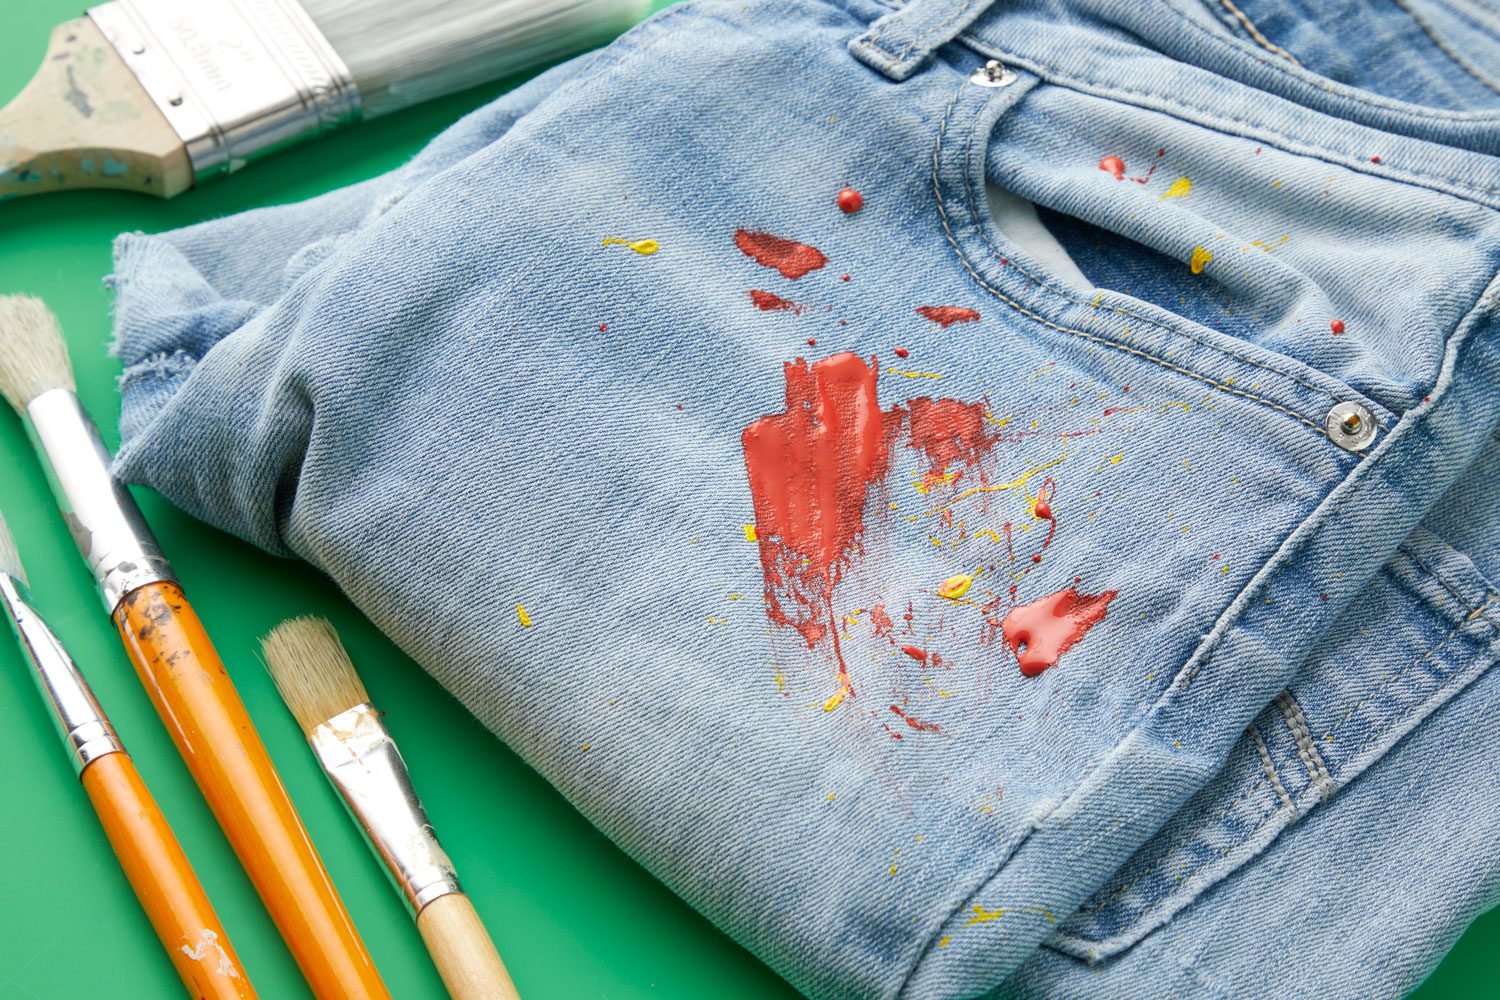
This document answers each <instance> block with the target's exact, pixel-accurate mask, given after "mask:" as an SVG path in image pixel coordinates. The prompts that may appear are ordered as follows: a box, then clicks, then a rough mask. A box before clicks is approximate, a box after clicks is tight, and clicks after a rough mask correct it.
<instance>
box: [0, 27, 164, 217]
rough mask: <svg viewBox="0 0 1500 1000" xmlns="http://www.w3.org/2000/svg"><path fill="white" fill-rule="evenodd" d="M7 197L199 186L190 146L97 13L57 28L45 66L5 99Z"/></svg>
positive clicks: (0, 188) (1, 119)
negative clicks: (106, 32)
mask: <svg viewBox="0 0 1500 1000" xmlns="http://www.w3.org/2000/svg"><path fill="white" fill-rule="evenodd" d="M0 135H3V136H5V137H6V138H7V139H8V140H9V142H8V143H6V144H3V145H0V198H5V197H8V196H14V195H26V194H43V193H45V192H48V191H61V190H65V189H68V188H121V189H124V190H127V191H141V192H144V193H146V194H154V195H157V196H159V197H162V198H170V197H171V196H173V195H175V194H180V193H182V192H183V191H186V190H187V189H188V188H190V187H192V186H193V168H192V165H191V164H190V162H189V161H188V155H187V149H186V147H184V146H183V144H182V140H181V139H180V138H179V137H178V135H177V133H176V132H175V131H174V130H173V129H172V126H171V124H170V123H168V121H167V119H166V117H165V116H164V115H163V114H162V113H161V111H160V110H159V109H158V108H157V107H156V105H155V104H154V103H152V101H151V98H150V96H148V95H147V93H146V91H145V88H143V87H142V86H141V84H140V82H139V81H138V80H137V79H136V78H135V74H134V73H132V72H131V71H130V68H129V67H127V66H126V65H125V61H124V60H123V59H121V58H120V54H119V53H118V52H116V51H115V50H114V47H113V46H111V45H110V44H109V41H108V40H107V39H106V38H105V37H104V34H103V32H101V31H100V30H99V28H98V26H97V25H96V24H94V22H93V21H92V20H90V19H89V18H87V17H81V18H79V19H78V20H76V21H68V22H66V23H64V24H60V25H58V26H57V28H55V29H54V30H53V32H52V41H51V43H50V44H49V45H48V47H47V55H46V58H45V59H43V61H42V67H41V69H39V70H37V72H36V76H35V77H33V78H32V80H31V82H30V83H29V84H27V85H26V89H24V90H23V91H21V94H20V96H18V97H17V98H16V99H15V100H14V101H12V102H11V103H10V104H9V105H7V106H6V107H4V108H0Z"/></svg>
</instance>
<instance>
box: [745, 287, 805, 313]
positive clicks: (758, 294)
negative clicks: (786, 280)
mask: <svg viewBox="0 0 1500 1000" xmlns="http://www.w3.org/2000/svg"><path fill="white" fill-rule="evenodd" d="M750 301H751V302H753V303H754V304H755V308H757V309H759V310H760V311H761V312H789V313H793V314H794V315H797V316H800V315H802V306H801V305H800V304H798V303H796V302H793V301H792V300H791V299H784V298H782V297H781V296H780V295H777V294H775V293H774V292H763V291H761V290H760V289H759V288H752V289H750Z"/></svg>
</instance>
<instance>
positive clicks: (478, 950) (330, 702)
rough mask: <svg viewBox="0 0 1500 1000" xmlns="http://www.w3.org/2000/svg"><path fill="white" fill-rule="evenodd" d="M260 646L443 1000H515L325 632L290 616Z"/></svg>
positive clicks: (401, 765)
mask: <svg viewBox="0 0 1500 1000" xmlns="http://www.w3.org/2000/svg"><path fill="white" fill-rule="evenodd" d="M261 649H262V650H263V651H264V653H265V657H266V665H267V666H268V667H270V669H271V677H272V678H273V679H274V680H275V681H276V688H277V690H279V691H280V692H281V697H282V698H283V699H284V700H285V701H286V704H287V707H288V708H289V709H291V712H292V715H293V716H295V717H296V719H297V723H298V725H300V726H301V727H302V731H303V732H305V733H306V734H307V740H308V742H309V743H311V744H312V748H313V752H314V753H316V754H317V756H318V762H319V763H320V764H322V765H323V771H324V773H326V774H327V775H328V780H329V781H331V782H333V786H334V787H335V788H337V789H338V790H339V794H340V795H342V796H343V798H344V805H346V806H347V807H348V809H349V813H350V815H352V816H353V817H354V820H355V822H357V823H358V824H359V827H360V829H361V830H363V831H364V834H365V839H366V841H367V842H368V843H369V844H370V847H371V849H373V850H374V851H375V853H376V854H377V855H379V856H380V860H382V861H384V862H385V866H386V869H387V871H389V872H390V875H391V879H392V881H394V882H395V884H396V888H397V889H398V890H399V891H400V893H401V898H402V899H403V900H405V902H406V905H407V908H408V909H409V910H410V911H411V913H412V915H413V916H414V917H415V918H416V922H417V929H418V930H419V931H420V932H421V934H422V940H423V941H424V942H426V944H427V950H428V951H429V952H431V953H432V958H433V962H434V963H435V964H436V965H437V968H438V972H439V974H441V975H442V977H443V983H444V984H445V985H446V986H447V987H448V992H449V994H451V995H452V996H453V997H455V998H456V1000H515V998H516V988H515V987H514V986H513V985H511V981H510V976H509V974H507V973H506V971H505V965H504V964H503V963H502V962H501V961H500V955H499V954H498V953H497V952H496V951H495V945H494V943H493V942H492V941H491V940H490V936H489V934H488V933H487V932H486V931H485V929H484V924H483V923H481V922H480V920H479V914H478V913H476V912H475V910H474V904H473V903H471V902H470V901H469V897H468V896H466V895H465V894H464V891H463V889H462V888H461V887H460V886H459V884H458V876H457V875H456V874H455V873H454V871H453V863H452V862H451V861H449V860H448V855H447V854H446V853H445V852H444V851H443V848H442V846H441V845H440V844H439V843H438V839H437V835H436V834H435V833H434V832H433V830H432V824H431V823H429V822H428V821H427V813H426V811H425V810H423V808H422V803H421V800H419V799H418V798H417V793H416V790H415V789H414V788H413V787H412V782H411V775H410V774H408V773H407V770H406V762H405V761H404V760H402V758H401V752H400V751H399V750H398V749H396V741H395V740H394V739H392V738H391V734H390V731H389V730H388V729H386V726H385V723H384V722H382V721H381V716H382V715H383V714H384V713H382V712H380V711H378V710H377V709H376V708H375V706H374V705H372V704H371V703H370V696H369V695H368V694H367V693H366V692H365V686H364V684H363V683H361V682H360V679H359V674H358V673H357V672H356V671H355V669H354V663H353V662H352V661H351V660H350V659H349V654H348V653H347V652H345V650H344V646H343V644H342V643H341V642H339V637H338V633H337V632H335V631H334V628H333V625H332V624H330V623H329V622H328V621H326V620H324V619H322V618H294V619H292V620H290V621H286V622H282V623H281V624H280V625H278V626H277V627H276V628H275V629H274V630H273V631H272V632H271V634H270V635H268V636H266V637H265V638H264V639H262V640H261Z"/></svg>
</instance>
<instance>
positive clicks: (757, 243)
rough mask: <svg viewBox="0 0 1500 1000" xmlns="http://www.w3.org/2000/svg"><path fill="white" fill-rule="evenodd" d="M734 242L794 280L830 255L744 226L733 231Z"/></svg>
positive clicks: (763, 265) (755, 259)
mask: <svg viewBox="0 0 1500 1000" xmlns="http://www.w3.org/2000/svg"><path fill="white" fill-rule="evenodd" d="M734 245H735V246H737V247H739V248H740V253H742V254H744V255H745V256H746V257H749V258H751V259H752V260H754V261H755V262H756V263H757V264H759V265H761V266H762V267H769V268H772V269H774V270H776V271H780V272H781V276H782V277H783V278H790V279H792V280H793V281H795V280H797V279H798V278H800V277H802V276H803V275H804V274H807V273H809V272H811V271H816V270H817V269H818V268H820V267H822V266H823V265H824V264H827V263H828V258H827V257H825V256H824V255H823V251H821V250H819V249H818V248H817V247H812V246H808V245H807V244H806V243H798V242H796V241H795V240H785V239H782V238H781V237H780V236H772V235H771V234H770V233H761V232H751V231H750V230H746V229H741V230H739V231H738V232H736V233H735V234H734Z"/></svg>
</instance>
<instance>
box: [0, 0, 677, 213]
mask: <svg viewBox="0 0 1500 1000" xmlns="http://www.w3.org/2000/svg"><path fill="white" fill-rule="evenodd" d="M648 6H649V5H648V3H647V2H646V0H301V2H299V0H112V2H110V3H106V4H103V5H101V6H98V7H94V8H92V9H90V10H89V12H88V14H87V15H86V16H84V17H81V18H79V19H77V20H74V21H68V22H66V23H65V24H62V25H60V26H58V28H57V29H56V30H55V31H54V32H53V34H52V41H51V45H50V46H49V48H48V51H47V55H46V57H45V59H44V60H43V62H42V68H41V69H40V70H38V71H37V74H36V76H35V78H33V79H32V81H31V83H30V84H28V85H27V87H26V89H25V90H24V91H22V93H21V94H20V96H19V97H17V98H16V99H15V100H14V101H13V102H11V104H10V105H9V106H8V107H5V108H3V109H0V198H5V197H7V196H13V195H26V194H41V193H43V192H47V191H58V190H62V189H67V188H100V187H103V188H123V189H126V190H130V191H142V192H145V193H147V194H154V195H158V196H160V197H163V198H170V197H172V196H173V195H176V194H180V193H182V192H183V191H185V190H187V189H188V188H190V187H193V186H194V185H195V184H197V183H199V182H201V181H203V180H206V179H208V178H210V177H214V176H217V175H220V174H227V173H233V172H234V171H236V170H238V169H240V168H241V167H243V166H244V165H245V164H246V163H247V162H248V161H250V160H252V159H255V158H257V157H259V156H261V155H263V154H266V153H270V152H274V151H275V150H277V149H280V148H282V147H284V146H287V145H290V144H291V143H294V142H297V141H299V140H302V139H307V138H311V137H314V136H317V135H320V134H323V133H325V132H329V131H332V130H333V129H336V128H339V127H341V126H343V125H347V124H350V123H353V122H356V121H359V120H360V119H361V118H374V117H377V116H379V115H384V114H388V113H390V112H392V111H396V110H399V109H401V108H404V107H407V106H408V105H412V104H417V103H420V102H422V101H427V100H431V99H432V98H435V97H441V96H443V95H444V94H450V93H453V92H455V91H458V90H461V89H463V88H465V87H470V86H474V85H475V84H479V83H484V82H486V81H489V80H495V79H499V78H500V77H503V76H507V75H509V74H511V73H515V72H518V71H520V70H523V69H528V68H531V67H533V66H536V65H538V64H540V63H543V62H546V61H547V60H550V59H555V58H558V57H560V56H565V55H569V54H571V53H574V52H579V51H582V50H583V49H585V48H588V47H590V46H593V45H598V44H602V43H603V42H605V41H607V40H609V39H610V38H612V37H613V36H614V35H616V34H618V33H619V32H620V31H622V30H624V29H625V28H627V27H629V26H630V25H631V24H633V23H634V22H636V21H637V20H639V19H640V18H641V17H643V16H644V15H645V13H646V10H647V9H648Z"/></svg>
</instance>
